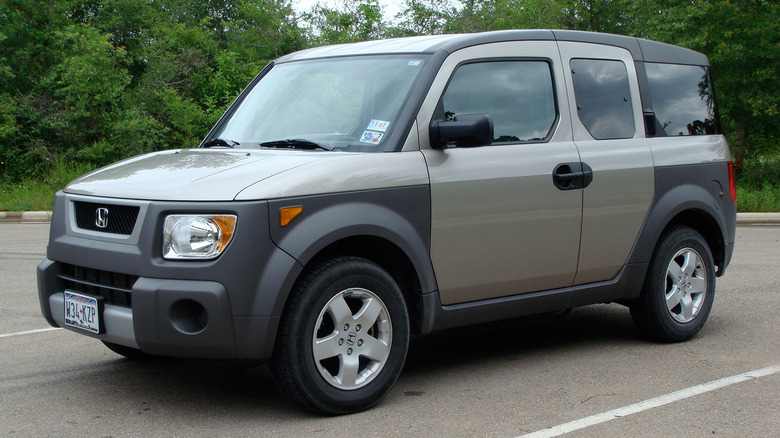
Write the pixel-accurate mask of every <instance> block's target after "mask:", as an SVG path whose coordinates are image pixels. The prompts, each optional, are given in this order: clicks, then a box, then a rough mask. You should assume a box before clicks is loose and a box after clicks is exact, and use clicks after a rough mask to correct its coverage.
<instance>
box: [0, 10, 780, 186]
mask: <svg viewBox="0 0 780 438" xmlns="http://www.w3.org/2000/svg"><path fill="white" fill-rule="evenodd" d="M339 1H340V3H338V6H337V7H332V6H327V5H326V4H317V5H315V6H314V7H313V8H312V9H311V10H310V11H307V12H304V13H297V12H295V11H294V10H293V9H292V7H291V3H290V0H57V1H51V0H0V163H1V164H0V176H3V177H5V178H6V179H9V178H10V179H12V180H13V179H19V178H25V177H28V178H29V177H40V176H42V175H45V174H46V172H47V171H48V169H49V168H50V166H51V165H52V163H55V162H68V161H71V160H78V161H79V162H84V163H89V164H91V165H94V166H97V165H102V164H106V163H108V162H111V161H114V160H117V159H121V158H125V157H127V156H130V155H133V154H137V153H142V152H148V151H153V150H160V149H167V148H176V147H191V146H194V145H196V144H197V143H198V142H199V140H200V139H201V138H202V137H203V135H204V134H205V133H206V132H207V131H208V128H209V127H210V126H211V125H212V124H213V123H214V122H215V121H216V119H217V118H218V117H219V116H220V115H221V113H222V112H223V111H224V110H225V109H226V107H227V105H228V104H229V103H230V102H231V101H232V100H233V99H234V98H235V97H236V96H237V94H238V93H239V92H240V90H241V89H242V88H243V87H244V86H245V85H246V84H247V83H248V82H249V81H250V80H251V78H252V77H253V76H254V75H255V74H257V72H258V71H260V69H261V68H262V67H263V66H264V65H265V64H266V63H268V62H269V61H271V60H272V59H274V58H276V57H278V56H281V55H283V54H286V53H290V52H292V51H295V50H300V49H303V48H306V47H310V46H315V45H323V44H336V43H345V42H354V41H363V40H369V39H378V38H387V37H397V36H410V35H422V34H442V33H462V32H480V31H488V30H500V29H522V28H562V29H578V30H587V31H598V32H611V33H617V34H622V35H630V36H637V37H642V38H648V39H653V40H658V41H662V42H667V43H671V44H676V45H680V46H684V47H688V48H691V49H694V50H697V51H700V52H703V53H705V54H706V55H708V57H709V58H710V61H711V63H712V72H713V76H714V81H715V90H716V92H717V95H718V101H719V109H720V115H721V119H722V122H723V125H724V128H725V129H726V133H727V136H728V138H729V141H730V142H731V145H732V146H733V147H734V149H735V152H736V155H737V156H738V157H740V158H742V159H744V161H745V163H754V162H756V163H757V162H759V161H760V160H758V159H757V158H756V157H759V156H762V154H767V153H769V154H772V153H774V154H778V153H780V152H779V151H778V147H777V140H778V138H780V122H779V121H778V112H779V111H780V110H779V108H778V105H779V104H780V102H778V101H779V100H780V92H779V91H778V90H779V89H780V88H778V87H777V84H778V83H780V74H779V73H778V71H780V69H779V68H778V67H780V32H779V31H778V26H779V24H778V20H777V17H778V16H780V10H778V9H779V8H780V7H779V6H778V3H777V2H775V1H769V0H741V1H734V0H405V4H404V6H405V7H404V10H403V12H402V13H401V14H399V16H398V17H385V16H384V15H383V11H382V9H381V7H380V5H379V3H378V2H377V0H339ZM768 172H770V173H771V169H770V170H768ZM767 175H768V174H767ZM772 175H776V172H775V173H773V174H772ZM745 178H746V180H750V178H749V176H746V177H745ZM761 178H762V176H761V174H760V173H759V174H758V176H757V177H756V181H755V183H756V184H758V185H759V186H760V184H761Z"/></svg>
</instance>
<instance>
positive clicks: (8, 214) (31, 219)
mask: <svg viewBox="0 0 780 438" xmlns="http://www.w3.org/2000/svg"><path fill="white" fill-rule="evenodd" d="M0 222H10V223H17V224H19V223H38V224H44V223H49V222H51V212H50V211H0Z"/></svg>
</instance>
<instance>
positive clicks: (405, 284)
mask: <svg viewBox="0 0 780 438" xmlns="http://www.w3.org/2000/svg"><path fill="white" fill-rule="evenodd" d="M341 256H353V257H360V258H363V259H366V260H368V261H370V262H372V263H375V264H377V265H379V266H380V267H381V268H382V269H384V270H385V271H387V273H388V274H390V276H391V277H393V280H395V282H396V284H398V287H399V288H400V289H401V293H402V294H403V296H404V300H405V301H406V306H407V311H408V312H409V323H410V329H411V331H412V333H420V331H421V330H422V316H423V311H422V288H421V285H420V277H419V274H418V272H417V270H416V269H415V267H414V265H413V263H412V261H411V260H410V259H409V257H408V255H407V254H406V253H405V252H404V251H403V250H402V249H401V248H400V247H399V246H398V245H396V244H395V243H393V242H392V241H390V240H388V239H385V238H383V237H379V236H375V235H365V234H364V235H355V236H350V237H346V238H343V239H340V240H337V241H334V242H332V243H330V244H329V245H328V246H326V247H324V248H322V249H321V250H320V251H319V252H317V253H316V254H315V255H314V256H313V257H311V259H310V260H309V261H308V262H307V263H306V264H305V265H304V270H303V272H302V273H301V274H300V275H299V276H298V279H301V278H303V277H304V276H305V275H306V274H307V273H308V272H309V271H310V270H311V269H313V268H315V267H316V266H318V265H320V264H321V263H325V262H326V261H328V260H331V259H334V258H337V257H341ZM296 284H297V281H296ZM294 287H295V286H294Z"/></svg>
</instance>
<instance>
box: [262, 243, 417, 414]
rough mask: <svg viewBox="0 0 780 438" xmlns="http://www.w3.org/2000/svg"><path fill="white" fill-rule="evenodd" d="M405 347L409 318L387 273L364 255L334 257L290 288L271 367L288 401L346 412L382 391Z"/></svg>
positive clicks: (403, 357)
mask: <svg viewBox="0 0 780 438" xmlns="http://www.w3.org/2000/svg"><path fill="white" fill-rule="evenodd" d="M408 347H409V316H408V314H407V310H406V304H405V302H404V297H403V294H402V293H401V290H400V289H399V287H398V285H397V284H396V282H395V281H394V280H393V278H392V277H391V276H390V275H389V274H388V273H387V272H386V271H385V270H384V269H382V268H381V267H379V266H378V265H376V264H374V263H372V262H370V261H368V260H365V259H361V258H356V257H339V258H335V259H333V260H330V261H328V262H326V263H324V264H322V265H319V266H318V267H316V268H315V269H313V270H311V271H310V272H309V273H308V274H305V275H304V277H303V278H302V281H300V282H299V283H298V285H297V286H296V288H295V290H294V291H293V292H292V294H291V296H290V298H289V300H288V303H287V306H286V307H285V311H284V313H283V314H282V318H281V321H280V324H279V331H278V333H277V338H276V346H275V351H274V357H273V359H272V362H271V369H272V371H273V373H274V376H275V380H276V382H277V384H278V386H279V388H280V390H281V391H282V393H283V394H285V395H286V396H287V397H289V398H290V399H291V400H292V401H294V402H295V403H297V404H299V405H301V406H303V407H304V408H307V409H310V410H312V411H315V412H317V413H321V414H326V415H340V414H348V413H353V412H358V411H362V410H364V409H368V408H370V407H371V406H373V405H375V404H376V403H377V402H379V400H381V399H382V397H384V396H385V394H387V392H388V391H389V390H390V387H392V386H393V384H394V383H395V381H396V379H397V378H398V376H399V375H400V374H401V369H402V368H403V365H404V361H405V360H406V352H407V349H408Z"/></svg>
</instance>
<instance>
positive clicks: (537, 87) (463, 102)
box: [442, 61, 557, 143]
mask: <svg viewBox="0 0 780 438" xmlns="http://www.w3.org/2000/svg"><path fill="white" fill-rule="evenodd" d="M442 105H443V107H444V114H445V116H446V117H447V119H452V118H453V117H455V116H457V115H459V114H485V115H488V116H490V117H492V118H493V132H494V135H493V137H494V138H493V143H511V142H531V141H543V140H544V139H545V138H547V136H548V135H549V134H550V131H551V130H552V127H553V125H554V123H555V120H556V118H557V112H556V106H555V92H554V90H553V82H552V73H551V72H550V65H549V64H548V63H547V62H545V61H491V62H480V63H473V64H464V65H462V66H460V67H458V69H457V71H455V74H454V75H453V76H452V79H451V80H450V83H449V85H448V86H447V90H446V91H445V92H444V96H443V97H442Z"/></svg>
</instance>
